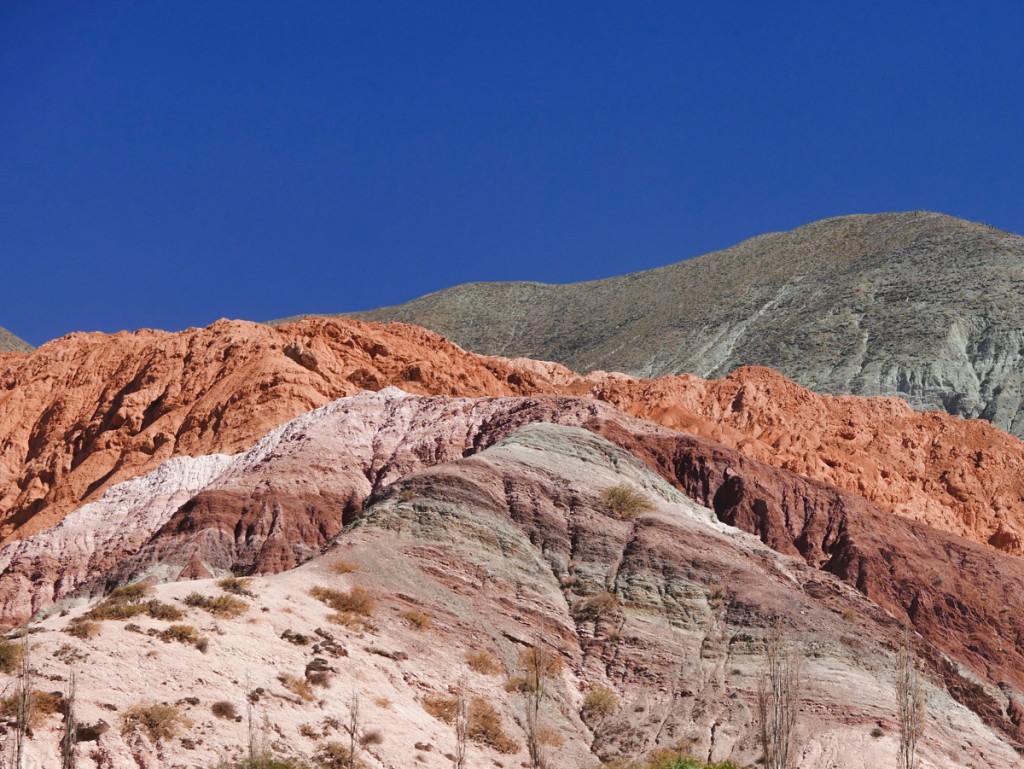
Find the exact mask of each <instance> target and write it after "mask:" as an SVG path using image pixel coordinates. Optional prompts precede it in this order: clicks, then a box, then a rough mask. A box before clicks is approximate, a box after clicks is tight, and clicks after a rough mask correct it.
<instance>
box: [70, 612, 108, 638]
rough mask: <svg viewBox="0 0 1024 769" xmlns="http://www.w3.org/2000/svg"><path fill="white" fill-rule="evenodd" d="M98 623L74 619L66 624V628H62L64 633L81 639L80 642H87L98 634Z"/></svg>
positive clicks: (80, 618)
mask: <svg viewBox="0 0 1024 769" xmlns="http://www.w3.org/2000/svg"><path fill="white" fill-rule="evenodd" d="M100 630H101V628H100V623H98V622H91V621H89V620H87V619H85V618H84V617H76V618H75V619H73V620H71V622H69V623H68V625H67V627H66V628H64V632H65V633H67V634H68V635H70V636H74V637H75V638H81V639H82V640H86V641H87V640H89V639H90V638H92V637H94V636H97V635H99V634H100Z"/></svg>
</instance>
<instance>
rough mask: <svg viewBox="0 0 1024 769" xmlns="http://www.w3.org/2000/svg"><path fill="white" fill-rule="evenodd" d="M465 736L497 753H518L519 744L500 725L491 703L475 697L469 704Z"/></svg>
mask: <svg viewBox="0 0 1024 769" xmlns="http://www.w3.org/2000/svg"><path fill="white" fill-rule="evenodd" d="M467 720H468V726H467V730H466V731H467V735H468V737H469V739H471V740H473V741H474V742H478V743H480V744H481V745H487V746H488V747H491V748H494V749H495V750H496V751H498V752H499V753H518V752H519V743H518V742H516V741H515V740H514V739H512V738H511V737H510V736H509V735H508V733H507V732H506V731H505V728H504V726H503V725H502V723H501V715H500V714H499V713H498V711H497V710H496V709H495V708H494V706H493V705H491V703H489V702H488V701H487V700H485V699H483V698H482V697H476V698H474V699H473V701H472V702H471V703H470V704H469V713H468V719H467Z"/></svg>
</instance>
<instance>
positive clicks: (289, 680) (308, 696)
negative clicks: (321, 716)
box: [277, 673, 316, 702]
mask: <svg viewBox="0 0 1024 769" xmlns="http://www.w3.org/2000/svg"><path fill="white" fill-rule="evenodd" d="M277 680H278V681H280V682H281V685H282V686H284V688H285V689H287V690H288V691H290V692H291V693H292V694H295V695H298V696H299V697H301V698H302V699H304V700H306V701H307V702H312V701H313V700H314V699H316V696H315V695H314V694H313V687H312V686H310V685H309V681H307V680H306V679H305V678H298V677H296V676H291V675H288V674H287V673H282V674H281V675H279V676H278V677H277Z"/></svg>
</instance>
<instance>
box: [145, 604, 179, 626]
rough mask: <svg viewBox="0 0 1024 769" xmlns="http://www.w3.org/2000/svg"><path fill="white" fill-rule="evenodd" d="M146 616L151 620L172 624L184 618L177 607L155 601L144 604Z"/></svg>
mask: <svg viewBox="0 0 1024 769" xmlns="http://www.w3.org/2000/svg"><path fill="white" fill-rule="evenodd" d="M146 614H148V615H149V616H150V617H152V618H153V619H159V620H164V621H165V622H174V621H175V620H179V619H181V618H182V617H184V616H185V613H184V612H183V611H182V610H181V609H179V608H178V607H176V606H171V605H170V604H169V603H163V602H161V601H157V600H152V601H147V602H146Z"/></svg>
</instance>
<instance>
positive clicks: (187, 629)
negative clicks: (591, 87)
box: [158, 625, 210, 652]
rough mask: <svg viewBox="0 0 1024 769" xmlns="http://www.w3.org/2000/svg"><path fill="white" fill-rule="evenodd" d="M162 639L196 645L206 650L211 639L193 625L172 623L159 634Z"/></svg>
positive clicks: (203, 650) (202, 650)
mask: <svg viewBox="0 0 1024 769" xmlns="http://www.w3.org/2000/svg"><path fill="white" fill-rule="evenodd" d="M158 637H159V638H160V640H161V641H165V642H168V643H169V642H171V641H175V642H177V643H180V644H186V645H190V646H194V647H196V648H197V649H199V651H201V652H205V651H206V650H207V648H208V647H209V644H210V640H209V639H208V638H207V637H206V636H204V635H202V634H200V632H199V631H198V630H196V629H195V628H194V627H192V625H171V626H170V627H168V628H167V629H166V630H162V631H160V634H159V636H158Z"/></svg>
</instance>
